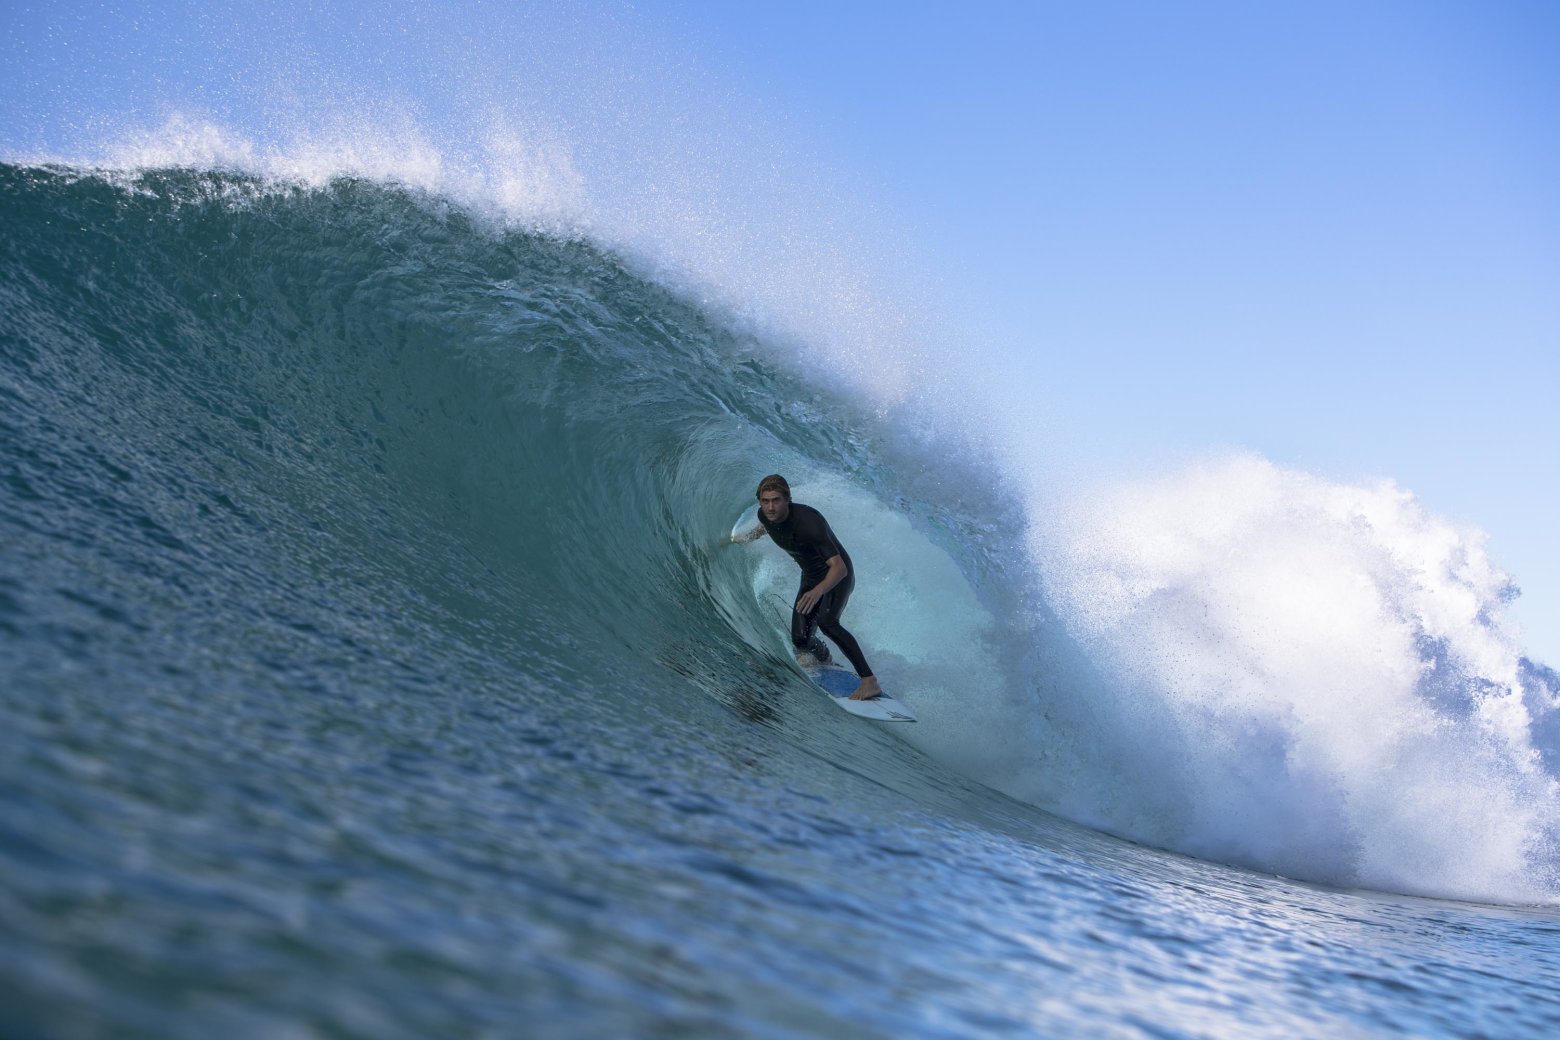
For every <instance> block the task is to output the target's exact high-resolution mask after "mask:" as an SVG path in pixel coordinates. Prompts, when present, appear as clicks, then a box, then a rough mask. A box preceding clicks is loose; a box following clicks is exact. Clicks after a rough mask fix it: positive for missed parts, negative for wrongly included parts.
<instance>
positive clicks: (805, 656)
mask: <svg viewBox="0 0 1560 1040" xmlns="http://www.w3.org/2000/svg"><path fill="white" fill-rule="evenodd" d="M796 663H797V664H799V665H801V666H802V667H803V668H816V667H818V659H817V658H816V657H814V656H813V655H812V654H809V653H808V652H807V651H805V650H803V651H802V652H801V653H799V654H797V655H796Z"/></svg>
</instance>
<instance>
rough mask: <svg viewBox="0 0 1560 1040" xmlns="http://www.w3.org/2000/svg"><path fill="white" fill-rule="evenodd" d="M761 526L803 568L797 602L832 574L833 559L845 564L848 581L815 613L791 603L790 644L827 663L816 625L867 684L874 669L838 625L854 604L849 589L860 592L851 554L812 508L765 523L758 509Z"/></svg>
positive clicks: (800, 508) (801, 507)
mask: <svg viewBox="0 0 1560 1040" xmlns="http://www.w3.org/2000/svg"><path fill="white" fill-rule="evenodd" d="M758 522H759V523H761V524H763V525H764V530H765V531H767V532H768V533H769V537H770V538H772V539H774V542H775V544H776V545H778V546H779V547H780V548H782V549H784V550H785V551H786V552H787V553H789V554H790V555H791V559H793V560H795V561H796V563H797V566H799V567H801V568H802V584H801V585H800V586H799V587H798V588H797V590H796V596H797V599H800V598H801V595H802V593H804V592H806V591H807V590H808V589H810V588H812V587H813V586H814V585H816V584H818V583H819V582H820V581H822V580H823V579H824V578H825V577H826V576H827V575H828V573H829V560H830V559H832V558H833V557H835V556H838V557H839V558H840V559H841V560H843V561H844V563H845V578H844V579H843V580H842V581H841V582H840V583H839V584H838V585H836V586H834V588H832V589H830V590H829V591H828V592H826V593H824V594H823V596H822V597H821V598H820V599H819V600H818V604H817V605H816V606H815V607H813V610H812V613H811V614H803V613H802V612H801V611H799V610H797V609H796V606H795V602H796V601H795V600H792V606H791V642H792V644H793V645H795V647H796V649H797V650H799V651H800V650H805V651H807V652H808V653H810V654H812V655H813V656H814V657H816V658H817V659H818V660H819V661H827V660H828V659H829V648H828V647H826V646H824V645H823V642H822V641H821V640H819V638H818V637H817V635H816V634H814V632H813V628H814V626H816V627H817V629H818V630H819V631H820V632H822V633H823V634H824V635H826V636H828V637H829V641H830V642H832V643H833V644H834V645H835V646H837V647H839V648H840V652H841V653H843V654H844V655H845V656H846V657H847V658H849V659H850V663H851V666H852V667H853V668H855V669H856V674H857V675H858V676H860V677H861V678H863V679H865V678H866V677H867V676H869V675H871V674H872V669H871V668H870V667H868V666H867V658H866V655H864V654H863V653H862V652H861V647H860V645H859V644H857V642H856V637H855V636H853V635H851V634H850V633H849V632H847V631H846V630H845V626H844V625H842V624H840V615H841V614H843V613H845V604H846V603H847V602H849V600H850V593H851V590H852V589H854V588H855V587H856V568H855V567H854V566H852V565H851V562H850V554H849V553H847V552H846V551H845V549H844V547H843V546H841V545H840V542H839V539H838V538H835V537H834V532H833V531H832V530H830V529H829V522H828V521H827V520H825V519H824V518H823V514H822V513H820V512H818V510H816V509H814V508H813V507H812V506H804V505H799V504H798V503H795V502H793V503H791V512H790V514H789V515H787V516H786V518H785V519H784V520H782V521H780V522H779V523H770V522H769V521H768V520H766V519H764V513H763V510H759V513H758Z"/></svg>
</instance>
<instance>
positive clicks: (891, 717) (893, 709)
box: [802, 664, 919, 722]
mask: <svg viewBox="0 0 1560 1040" xmlns="http://www.w3.org/2000/svg"><path fill="white" fill-rule="evenodd" d="M802 671H804V672H806V673H807V678H809V679H811V680H812V681H813V684H814V685H816V686H817V687H818V688H819V689H820V690H822V691H823V692H824V693H826V694H828V695H829V700H831V701H833V702H834V703H835V704H837V705H839V706H840V707H841V708H843V709H844V710H846V711H848V712H850V713H851V714H852V715H856V716H859V717H860V718H863V719H872V720H874V721H876V722H916V721H919V720H917V719H916V717H915V712H913V711H911V710H910V709H909V708H908V707H906V706H905V705H904V704H903V703H901V702H900V701H896V700H894V698H892V697H890V696H889V695H888V694H886V693H885V694H882V695H881V696H878V697H874V698H872V699H871V700H870V701H853V700H851V699H850V695H851V691H852V690H854V689H855V688H856V685H857V684H858V683H859V682H860V681H861V680H860V679H857V678H856V673H855V672H853V671H851V670H850V669H849V668H840V667H839V666H837V665H827V664H826V665H815V666H813V667H811V668H803V669H802Z"/></svg>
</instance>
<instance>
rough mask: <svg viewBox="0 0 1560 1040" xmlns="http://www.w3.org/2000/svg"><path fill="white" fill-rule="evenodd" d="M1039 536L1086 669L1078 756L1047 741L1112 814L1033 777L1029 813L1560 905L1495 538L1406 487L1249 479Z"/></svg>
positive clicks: (1140, 504) (1074, 688) (1475, 895)
mask: <svg viewBox="0 0 1560 1040" xmlns="http://www.w3.org/2000/svg"><path fill="white" fill-rule="evenodd" d="M1036 515H1037V517H1042V518H1043V519H1041V520H1039V521H1037V523H1036V526H1035V529H1034V550H1035V557H1036V560H1037V564H1038V568H1039V572H1040V574H1041V580H1042V583H1043V586H1044V590H1045V593H1046V596H1047V597H1048V599H1049V601H1050V603H1051V604H1052V605H1053V606H1054V607H1055V609H1056V610H1057V612H1058V613H1059V615H1060V617H1061V619H1062V623H1063V626H1064V627H1065V629H1066V631H1067V633H1068V635H1069V636H1070V638H1071V639H1072V640H1075V641H1076V642H1077V644H1078V645H1079V646H1080V647H1081V648H1082V649H1083V652H1084V654H1085V655H1086V658H1087V660H1088V662H1089V664H1088V668H1087V669H1084V670H1082V671H1079V672H1075V673H1074V674H1073V675H1071V676H1069V677H1067V678H1066V679H1064V680H1063V681H1062V682H1059V683H1057V684H1056V685H1055V686H1054V687H1053V688H1052V689H1051V690H1050V691H1048V692H1049V694H1050V695H1051V696H1052V697H1055V698H1059V699H1061V701H1062V702H1063V703H1061V704H1057V705H1053V710H1054V713H1055V714H1056V715H1057V717H1058V718H1060V719H1063V720H1066V721H1065V723H1064V728H1066V729H1067V730H1068V731H1067V732H1063V733H1059V734H1053V735H1051V736H1045V735H1043V734H1042V735H1041V736H1040V737H1039V738H1038V739H1040V740H1041V741H1042V742H1046V741H1051V742H1055V743H1056V745H1057V749H1059V750H1066V751H1067V752H1068V753H1069V756H1070V757H1081V758H1084V759H1086V760H1087V762H1086V768H1088V769H1089V770H1090V774H1091V783H1093V784H1095V785H1097V789H1096V790H1093V791H1092V792H1091V791H1090V790H1089V789H1088V788H1087V787H1086V786H1084V785H1079V784H1075V783H1074V784H1067V785H1059V784H1057V783H1055V781H1054V778H1052V777H1049V776H1047V775H1045V773H1044V772H1043V771H1036V772H1033V773H1031V775H1030V776H1029V777H1028V778H1027V780H1026V785H1027V786H1028V788H1029V790H1028V791H1027V794H1028V796H1030V797H1032V798H1034V799H1035V800H1037V801H1042V802H1054V803H1058V804H1059V805H1060V806H1061V807H1062V808H1063V809H1064V810H1067V811H1072V812H1074V813H1076V814H1079V815H1083V816H1086V817H1089V818H1093V819H1095V820H1096V821H1097V822H1100V823H1102V824H1103V825H1105V826H1107V827H1110V828H1111V829H1115V830H1118V831H1121V832H1124V833H1127V834H1129V835H1131V836H1133V837H1136V838H1140V839H1142V840H1146V841H1150V842H1153V843H1156V844H1163V845H1167V846H1169V847H1173V848H1178V849H1181V850H1183V851H1188V852H1192V853H1195V854H1198V855H1204V856H1210V857H1213V858H1217V859H1221V860H1226V861H1231V862H1237V863H1245V864H1249V865H1252V866H1255V867H1260V868H1262V869H1265V870H1270V871H1273V872H1275V873H1284V874H1291V875H1300V876H1306V877H1311V878H1316V879H1320V880H1327V881H1333V882H1337V883H1342V884H1359V885H1364V886H1368V887H1373V888H1382V889H1387V890H1393V891H1403V892H1417V893H1426V894H1435V895H1451V896H1458V897H1463V898H1472V899H1488V900H1495V901H1506V900H1518V901H1520V900H1538V901H1545V900H1552V899H1554V898H1555V897H1556V895H1557V894H1560V890H1557V888H1556V886H1555V884H1554V878H1555V861H1554V856H1555V837H1556V835H1557V833H1560V789H1557V785H1556V781H1555V778H1554V777H1552V776H1551V775H1549V774H1548V773H1547V772H1546V771H1545V770H1544V768H1543V765H1542V760H1541V756H1540V754H1539V753H1538V749H1537V748H1536V747H1535V743H1534V736H1533V733H1534V722H1535V719H1534V717H1533V715H1532V708H1531V707H1530V705H1533V704H1537V703H1542V702H1543V701H1544V700H1545V699H1546V698H1545V697H1544V696H1535V694H1538V693H1541V692H1542V691H1537V690H1534V689H1525V686H1524V684H1525V683H1526V684H1527V685H1529V686H1531V685H1533V683H1534V682H1535V681H1536V680H1535V679H1533V678H1532V676H1531V674H1529V675H1528V676H1527V677H1526V678H1525V677H1524V669H1523V665H1522V663H1521V654H1520V650H1519V647H1518V644H1517V642H1516V639H1515V636H1514V634H1513V632H1512V631H1511V630H1510V629H1509V628H1508V627H1507V626H1506V624H1505V623H1504V622H1503V620H1502V616H1501V609H1502V606H1503V604H1504V603H1505V602H1506V601H1507V600H1508V599H1509V597H1510V596H1511V595H1512V594H1513V589H1512V586H1511V583H1510V579H1509V578H1508V577H1507V576H1506V575H1505V574H1504V573H1502V572H1501V571H1500V570H1499V569H1498V568H1497V567H1496V566H1495V565H1494V564H1493V563H1492V562H1491V561H1490V560H1489V558H1488V557H1487V556H1486V554H1485V551H1484V539H1483V536H1482V535H1481V534H1480V533H1479V532H1477V531H1475V530H1470V529H1466V528H1461V527H1458V526H1456V525H1454V524H1451V523H1448V522H1447V521H1444V520H1441V519H1439V518H1437V517H1435V516H1433V515H1431V514H1429V513H1428V512H1427V511H1426V510H1425V509H1424V508H1423V507H1422V506H1420V505H1419V503H1418V502H1417V501H1416V500H1415V499H1414V497H1413V496H1412V495H1411V494H1409V493H1408V492H1406V491H1404V490H1403V489H1401V488H1399V487H1397V486H1395V485H1393V484H1392V483H1390V482H1382V483H1378V484H1373V485H1348V484H1336V483H1329V482H1327V481H1325V480H1322V479H1320V478H1317V477H1314V476H1311V475H1307V474H1305V473H1300V472H1295V471H1292V470H1285V469H1282V468H1280V467H1278V466H1275V465H1273V464H1271V463H1269V462H1267V461H1265V460H1262V459H1260V458H1256V457H1252V456H1235V457H1228V458H1221V459H1218V460H1214V461H1210V462H1206V463H1203V464H1200V465H1196V466H1193V467H1191V468H1190V469H1189V470H1187V471H1184V472H1179V473H1175V474H1172V475H1170V476H1164V477H1160V478H1158V479H1155V480H1151V481H1146V482H1142V483H1136V484H1128V485H1123V486H1118V487H1114V488H1111V489H1108V490H1104V491H1100V492H1097V493H1094V494H1090V495H1086V496H1080V497H1078V498H1077V499H1075V500H1074V501H1072V502H1071V503H1070V504H1069V505H1068V506H1067V507H1066V508H1064V509H1060V510H1058V509H1054V508H1051V507H1049V506H1048V507H1047V508H1045V509H1043V510H1037V511H1036ZM1551 696H1552V694H1551ZM1080 698H1082V699H1088V700H1089V701H1090V703H1088V704H1087V705H1084V704H1080V703H1077V701H1078V699H1080ZM1069 700H1070V701H1071V702H1072V703H1067V702H1068V701H1069ZM1085 723H1086V724H1087V725H1088V726H1089V727H1092V731H1091V732H1089V733H1088V734H1086V735H1085V734H1080V733H1079V732H1077V727H1079V726H1080V725H1082V724H1085ZM1069 742H1070V743H1069ZM1082 743H1092V744H1093V750H1092V751H1080V750H1079V749H1078V747H1077V745H1079V744H1082Z"/></svg>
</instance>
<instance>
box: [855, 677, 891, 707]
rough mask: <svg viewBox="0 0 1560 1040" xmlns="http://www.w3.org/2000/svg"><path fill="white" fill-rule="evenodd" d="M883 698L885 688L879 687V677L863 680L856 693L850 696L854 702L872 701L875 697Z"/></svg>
mask: <svg viewBox="0 0 1560 1040" xmlns="http://www.w3.org/2000/svg"><path fill="white" fill-rule="evenodd" d="M881 696H883V687H881V686H879V685H878V681H877V676H875V675H869V676H867V677H866V678H865V679H863V680H861V685H860V686H858V687H856V692H855V693H853V694H851V695H850V699H851V700H853V701H870V700H871V699H872V698H874V697H881Z"/></svg>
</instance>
